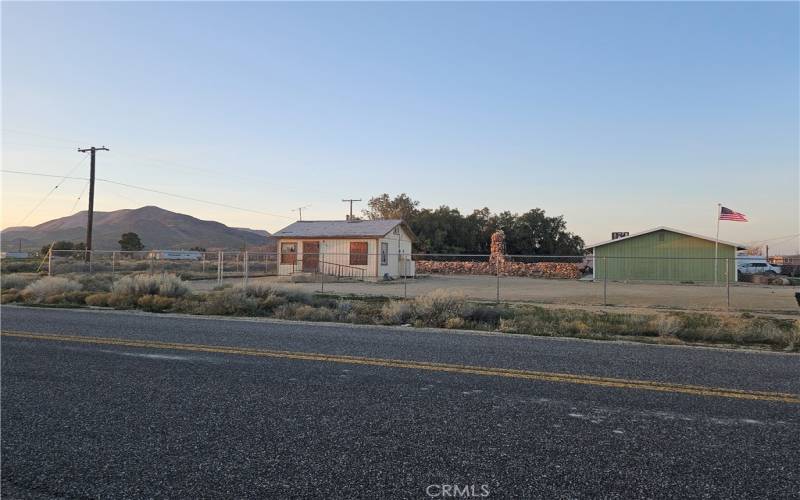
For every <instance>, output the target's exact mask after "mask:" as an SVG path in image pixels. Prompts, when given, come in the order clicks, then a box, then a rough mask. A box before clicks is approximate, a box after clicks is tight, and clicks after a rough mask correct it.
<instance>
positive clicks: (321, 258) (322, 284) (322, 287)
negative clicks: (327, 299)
mask: <svg viewBox="0 0 800 500" xmlns="http://www.w3.org/2000/svg"><path fill="white" fill-rule="evenodd" d="M318 261H319V262H317V266H318V267H319V269H320V271H321V272H320V288H319V291H320V293H325V254H324V253H321V254H319V259H318Z"/></svg>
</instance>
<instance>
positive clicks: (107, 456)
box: [0, 307, 800, 498]
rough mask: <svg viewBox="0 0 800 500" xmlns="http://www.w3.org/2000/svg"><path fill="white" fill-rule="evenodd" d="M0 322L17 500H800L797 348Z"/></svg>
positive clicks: (10, 468) (20, 319)
mask: <svg viewBox="0 0 800 500" xmlns="http://www.w3.org/2000/svg"><path fill="white" fill-rule="evenodd" d="M2 330H3V336H2V344H1V345H0V348H1V349H2V394H1V400H0V406H2V496H3V498H52V497H57V498H61V497H67V498H73V497H93V498H122V497H131V498H140V497H154V498H265V497H269V498H285V497H318V498H356V497H358V498H452V496H450V497H448V496H444V495H443V494H442V492H443V491H445V492H450V493H451V494H452V493H453V492H454V490H452V489H449V490H448V489H447V488H445V489H444V490H443V489H442V486H441V485H459V487H462V488H463V487H464V486H470V485H472V486H473V488H472V489H471V490H468V492H471V493H474V494H475V495H476V496H480V495H482V494H485V493H486V492H488V498H638V497H647V498H691V497H706V498H708V497H710V498H735V497H736V498H793V497H794V498H800V396H799V395H800V356H798V355H790V354H774V353H754V352H741V351H725V350H716V349H701V348H684V347H661V346H646V345H639V344H630V343H604V342H589V341H575V340H559V339H546V338H533V337H523V336H510V335H491V334H484V335H480V334H462V333H453V332H436V331H423V330H413V329H401V328H378V327H353V326H349V325H312V324H298V323H276V322H266V321H242V320H219V319H204V318H192V317H178V316H159V315H147V314H143V313H119V312H94V311H85V310H84V311H74V310H56V309H30V308H20V307H3V308H2ZM464 365H467V366H464ZM431 485H439V486H431ZM459 492H463V491H462V490H459ZM462 498H464V497H462Z"/></svg>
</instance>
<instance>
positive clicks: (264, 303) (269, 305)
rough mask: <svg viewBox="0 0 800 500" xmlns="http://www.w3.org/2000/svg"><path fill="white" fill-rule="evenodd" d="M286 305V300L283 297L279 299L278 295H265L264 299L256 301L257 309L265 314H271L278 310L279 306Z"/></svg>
mask: <svg viewBox="0 0 800 500" xmlns="http://www.w3.org/2000/svg"><path fill="white" fill-rule="evenodd" d="M286 303H287V300H286V298H285V297H281V296H280V295H275V294H272V293H271V294H269V295H267V296H266V297H264V298H262V299H261V300H259V301H258V307H259V309H261V310H262V311H264V312H266V313H271V312H272V311H274V310H275V309H276V308H278V307H280V306H282V305H284V304H286Z"/></svg>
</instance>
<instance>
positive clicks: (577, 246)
mask: <svg viewBox="0 0 800 500" xmlns="http://www.w3.org/2000/svg"><path fill="white" fill-rule="evenodd" d="M368 206H369V209H368V210H364V211H363V213H364V215H365V216H366V217H367V218H370V219H384V218H400V219H404V220H405V221H406V222H408V224H409V226H410V227H411V230H412V231H414V234H415V235H416V236H417V242H416V248H417V250H419V251H422V252H428V253H470V254H488V253H489V250H490V240H491V236H492V233H494V232H495V231H497V230H498V229H502V230H503V231H504V232H505V233H506V251H507V252H508V253H509V254H517V255H519V254H534V255H581V254H582V253H583V240H582V239H581V238H580V237H579V236H576V235H574V234H572V233H570V232H569V231H567V222H566V221H565V220H564V217H563V216H557V217H548V216H547V215H546V214H545V211H544V210H542V209H540V208H534V209H532V210H529V211H528V212H525V213H524V214H521V215H520V214H517V213H512V212H509V211H504V212H500V213H496V214H493V213H492V212H491V210H489V208H487V207H484V208H481V209H479V210H473V212H472V213H471V214H470V215H467V216H464V215H462V214H461V212H460V211H459V210H458V209H456V208H450V207H448V206H446V205H443V206H441V207H439V208H437V209H429V208H423V209H420V208H419V202H418V201H416V200H414V199H412V198H411V197H410V196H408V195H407V194H405V193H403V194H400V195H397V196H395V197H394V198H391V197H390V196H389V195H388V194H386V193H384V194H381V195H379V196H376V197H374V198H371V199H370V200H369V202H368Z"/></svg>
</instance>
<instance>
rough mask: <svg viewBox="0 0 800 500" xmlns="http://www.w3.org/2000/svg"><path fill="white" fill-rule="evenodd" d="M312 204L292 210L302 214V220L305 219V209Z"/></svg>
mask: <svg viewBox="0 0 800 500" xmlns="http://www.w3.org/2000/svg"><path fill="white" fill-rule="evenodd" d="M310 206H311V205H306V206H304V207H297V208H295V209H294V210H292V212H298V213H299V214H300V220H303V209H304V208H309V207H310Z"/></svg>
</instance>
